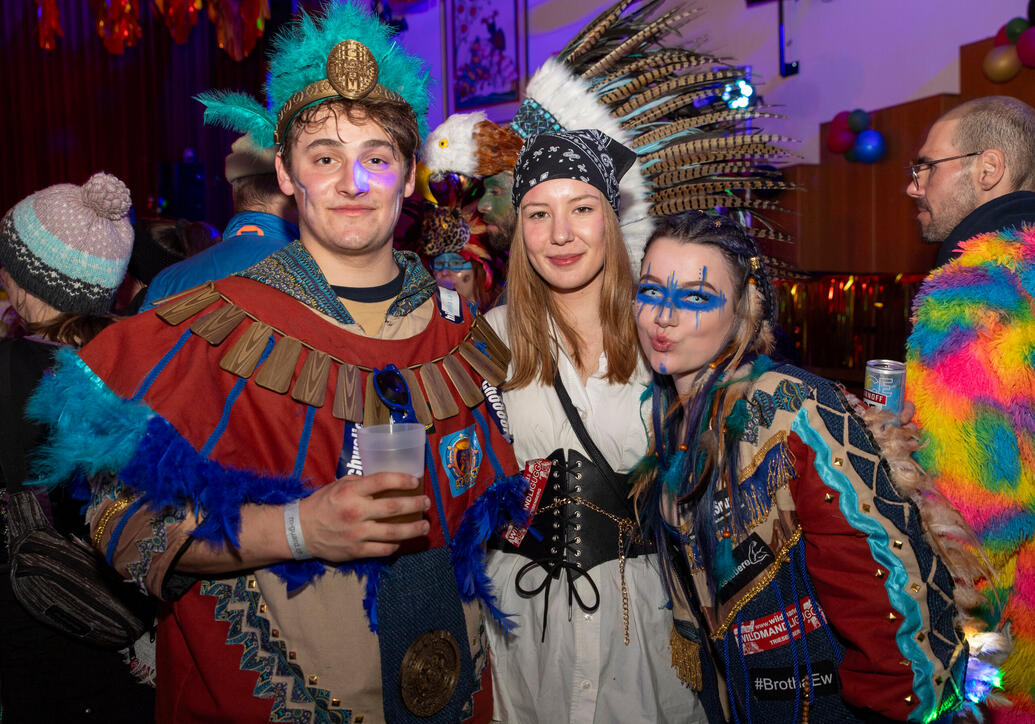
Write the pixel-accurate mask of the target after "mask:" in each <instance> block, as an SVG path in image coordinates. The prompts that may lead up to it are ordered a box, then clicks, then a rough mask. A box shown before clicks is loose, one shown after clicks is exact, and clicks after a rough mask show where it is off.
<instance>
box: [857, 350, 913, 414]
mask: <svg viewBox="0 0 1035 724" xmlns="http://www.w3.org/2000/svg"><path fill="white" fill-rule="evenodd" d="M905 397H906V366H905V365H904V364H903V363H901V362H896V361H895V360H892V359H871V360H870V361H869V362H867V363H866V378H865V382H864V383H863V399H864V400H866V402H867V403H869V404H870V405H873V406H875V407H883V408H884V409H885V410H887V411H888V412H891V413H894V414H895V415H898V414H899V413H901V412H902V403H903V402H904V401H905Z"/></svg>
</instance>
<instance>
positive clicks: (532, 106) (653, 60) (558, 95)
mask: <svg viewBox="0 0 1035 724" xmlns="http://www.w3.org/2000/svg"><path fill="white" fill-rule="evenodd" d="M660 7H661V3H660V2H658V0H618V2H615V3H614V4H613V5H611V6H610V7H608V8H607V9H605V10H604V11H603V12H601V13H600V14H599V15H598V16H597V17H596V18H594V19H593V20H592V21H591V22H590V23H589V24H587V25H586V26H585V28H583V29H582V30H581V31H580V32H579V33H578V34H577V35H576V36H575V37H574V38H573V39H572V40H571V41H570V42H569V43H568V44H567V45H566V46H565V47H564V48H563V49H562V50H561V51H560V53H558V54H557V56H556V57H555V58H551V59H549V60H547V61H546V62H545V63H543V65H542V66H540V68H539V69H538V70H537V71H536V72H535V73H534V74H533V76H532V78H531V79H530V80H529V82H528V86H527V88H526V89H525V93H524V96H525V100H524V102H523V103H522V104H521V107H520V108H519V109H518V111H517V113H516V114H515V115H514V119H513V120H512V121H511V123H510V125H509V126H507V127H500V126H495V124H492V123H491V122H489V121H486V120H479V119H474V118H466V119H465V118H458V117H456V116H450V117H449V118H447V119H446V121H445V123H444V124H443V125H442V126H441V127H440V128H437V129H435V130H434V131H432V133H431V136H430V137H429V138H428V142H427V143H426V145H425V149H428V148H429V147H435V146H437V145H438V144H440V143H441V141H442V140H443V139H440V138H439V135H440V129H441V130H442V132H443V135H448V133H449V132H451V131H452V132H454V133H455V132H456V130H457V127H458V126H462V125H463V124H464V122H465V121H466V122H467V124H468V125H469V126H473V130H474V133H473V137H474V142H475V144H478V145H481V144H482V143H483V140H482V139H487V141H488V142H489V143H491V144H492V145H493V147H494V148H495V149H498V150H497V151H496V152H495V153H492V154H487V153H481V152H480V151H479V152H478V153H477V158H478V159H479V161H480V162H481V161H482V160H483V159H484V158H485V157H490V158H491V159H492V161H493V164H494V165H496V166H497V167H502V166H503V165H504V163H505V162H509V167H510V168H513V166H514V163H515V162H516V161H517V154H518V150H519V149H520V147H521V146H520V143H514V142H513V141H512V140H511V141H508V142H503V141H501V140H500V136H501V135H504V134H512V135H513V136H515V137H516V138H517V139H518V140H519V141H523V140H525V139H527V138H528V137H530V136H534V135H536V134H540V133H556V132H559V131H570V130H574V129H583V128H594V129H597V130H599V131H601V132H603V133H606V134H607V135H608V136H610V137H611V138H613V139H615V140H616V141H618V142H619V143H621V144H622V145H624V146H627V147H628V148H631V149H633V150H634V151H635V152H636V154H637V157H638V161H637V164H636V166H637V172H636V173H628V174H626V175H625V176H624V177H623V178H622V182H621V208H622V213H621V216H620V223H621V227H622V235H623V237H624V238H625V242H626V246H627V247H628V249H629V257H630V260H631V261H632V263H633V265H634V266H636V267H638V265H639V262H640V259H641V257H642V256H643V247H644V244H645V243H646V240H647V237H648V236H649V235H650V233H651V231H653V229H654V227H655V221H654V220H655V219H656V218H657V217H660V216H666V215H670V214H677V213H680V212H682V211H686V210H688V209H699V210H702V211H703V210H714V209H721V210H723V211H732V212H733V213H732V214H731V215H733V216H736V217H738V220H739V221H741V222H744V223H748V224H751V225H752V227H753V228H752V229H751V233H752V234H753V235H754V236H756V237H757V238H769V239H774V240H779V241H789V240H790V239H789V238H788V237H787V236H786V235H784V234H781V233H779V232H777V231H775V230H773V229H772V228H771V227H770V226H768V225H767V224H766V222H765V220H764V219H762V218H760V217H759V216H758V215H757V213H755V212H756V211H757V210H763V209H776V208H778V205H777V202H775V201H773V200H771V199H768V198H762V197H761V195H759V194H757V193H754V194H752V193H751V192H752V191H755V190H772V189H782V188H790V187H791V184H788V183H786V182H784V181H783V180H782V176H781V174H780V172H779V171H775V170H773V169H772V167H771V166H770V167H768V168H765V167H764V165H765V164H767V163H768V162H770V161H772V160H774V159H776V158H780V157H784V156H786V155H787V154H786V152H785V151H784V150H783V149H782V148H781V147H780V146H779V145H778V144H780V143H783V142H789V141H792V139H789V138H785V137H782V136H777V135H773V134H767V133H761V132H759V128H758V127H757V125H753V124H755V123H757V120H758V119H763V118H778V117H779V116H777V115H776V114H774V113H770V112H767V111H764V110H759V109H755V108H746V109H731V108H730V107H729V106H728V105H727V104H726V101H724V100H723V99H722V95H723V92H724V89H725V87H726V86H727V85H736V84H737V82H738V81H741V80H746V72H745V71H744V69H742V68H737V67H735V66H732V65H730V64H729V63H728V62H726V61H723V60H721V59H719V58H716V57H714V56H711V55H707V54H702V53H700V52H698V51H696V50H692V49H689V48H684V47H679V42H680V41H679V40H678V39H677V42H674V43H673V42H671V37H672V35H673V34H674V33H676V32H678V31H679V29H680V28H681V27H682V26H683V25H685V24H686V23H687V22H689V21H690V20H692V19H693V18H694V17H695V16H696V15H697V14H699V12H700V11H698V10H693V9H687V8H685V7H684V6H683V5H682V4H677V5H676V6H675V7H672V8H670V9H668V10H665V11H663V12H659V9H660ZM490 131H491V132H490ZM444 140H446V141H447V143H448V142H449V141H450V139H448V138H445V139H444ZM454 145H455V144H452V145H447V146H446V149H447V150H449V149H451V148H453V146H454ZM461 147H462V146H461ZM424 158H425V163H426V164H427V165H428V166H429V168H430V169H431V170H432V171H433V172H434V171H461V172H466V171H463V168H460V167H456V168H452V167H448V166H446V164H449V165H450V166H458V165H459V164H458V162H462V161H463V160H464V159H461V158H459V157H458V156H457V155H456V154H452V155H450V154H447V153H427V152H426V153H425V155H424ZM436 161H438V163H435V162H436ZM468 163H469V165H471V166H474V164H473V162H470V161H469V162H468ZM486 166H487V164H485V163H479V164H478V165H477V166H476V167H478V168H483V167H486ZM498 172H499V170H494V171H493V173H498ZM748 210H750V211H751V212H752V213H751V214H747V213H738V212H741V211H748Z"/></svg>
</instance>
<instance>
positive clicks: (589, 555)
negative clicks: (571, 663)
mask: <svg viewBox="0 0 1035 724" xmlns="http://www.w3.org/2000/svg"><path fill="white" fill-rule="evenodd" d="M565 454H567V457H565ZM548 459H549V460H550V462H551V463H552V467H551V469H550V477H549V479H548V480H547V482H546V487H545V489H544V490H543V496H542V498H541V500H540V501H539V507H538V509H537V511H536V513H535V516H534V518H533V519H532V521H531V528H530V530H529V532H528V535H526V536H525V537H524V540H522V542H521V545H520V546H517V547H515V546H514V545H513V544H512V543H510V542H508V541H505V540H503V538H501V537H499V536H494V537H493V538H491V539H490V541H489V547H490V548H495V549H498V550H502V551H505V552H507V553H518V554H520V555H522V556H524V557H525V558H528V559H529V560H528V563H526V564H525V565H523V566H522V567H521V568H520V569H519V570H518V574H517V577H516V578H515V581H514V585H515V587H516V588H517V591H518V593H519V594H520V595H521V596H524V597H526V598H531V597H534V596H538V595H539V594H540V593H542V594H543V596H544V601H543V606H544V610H543V637H544V638H545V636H546V618H547V611H548V610H549V605H548V604H549V598H550V587H551V585H552V583H553V581H555V580H559V579H560V577H561V573H562V572H563V573H564V575H565V580H566V582H567V586H568V616H569V618H570V617H571V611H572V606H573V604H575V603H577V604H578V606H579V608H581V609H582V610H583V611H585V612H586V613H593V612H595V611H596V610H597V608H598V607H599V606H600V591H599V589H598V588H597V585H596V583H595V582H594V581H593V578H592V577H591V576H590V575H589V571H591V570H592V569H593V568H595V567H596V566H598V565H600V564H601V563H606V562H607V561H613V560H615V559H624V558H632V557H636V556H640V555H644V554H645V553H647V552H648V549H647V547H646V546H645V545H644V544H643V543H642V541H641V540H640V537H639V529H638V527H637V526H636V525H635V515H634V513H633V510H632V501H630V500H629V499H628V498H627V497H626V496H627V494H628V490H627V489H626V487H625V486H626V481H627V476H625V475H616V476H614V478H610V479H609V477H608V476H606V475H604V474H603V473H602V472H601V471H600V469H599V468H598V467H597V466H596V465H594V464H593V461H592V460H590V459H589V458H587V457H586V456H584V455H582V454H581V453H580V452H578V451H577V450H567V451H565V450H561V449H558V450H554V451H553V452H552V453H550V455H549V456H548ZM538 569H542V573H541V574H540V573H539V572H538ZM538 575H543V579H542V580H541V581H539V582H538V583H535V584H534V585H533V584H532V582H533V581H536V580H537V579H538ZM579 584H582V587H583V590H582V591H580V590H579ZM585 584H588V586H587V585H585ZM623 586H624V576H623ZM586 589H588V590H586ZM624 597H625V592H624V591H623V600H624ZM587 599H589V600H587Z"/></svg>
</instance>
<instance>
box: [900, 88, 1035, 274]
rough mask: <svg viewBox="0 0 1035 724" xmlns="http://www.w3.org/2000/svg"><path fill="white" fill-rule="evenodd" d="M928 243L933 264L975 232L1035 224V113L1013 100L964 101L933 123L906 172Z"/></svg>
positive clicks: (950, 255)
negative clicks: (933, 251)
mask: <svg viewBox="0 0 1035 724" xmlns="http://www.w3.org/2000/svg"><path fill="white" fill-rule="evenodd" d="M909 170H910V172H911V176H912V178H911V179H910V183H909V185H908V186H906V193H907V194H908V195H909V196H910V197H911V198H912V199H914V200H915V201H916V207H917V212H918V213H917V220H918V221H919V222H920V230H921V234H922V236H923V239H924V241H926V242H928V243H931V244H941V248H940V249H939V250H938V257H937V259H936V261H935V266H936V267H939V266H941V265H942V264H944V263H945V262H947V261H949V259H951V258H953V257H955V256H956V255H957V254H958V251H957V245H958V244H959V243H960V242H961V241H965V240H967V239H970V238H971V237H974V236H976V235H978V234H982V233H985V232H989V231H996V230H998V229H1002V228H1006V227H1012V226H1018V225H1020V224H1023V223H1033V222H1035V193H1032V191H1033V190H1035V110H1033V109H1032V108H1031V107H1030V106H1028V105H1027V104H1025V103H1022V102H1021V101H1019V100H1017V99H1016V98H1009V97H1006V96H989V97H987V98H977V99H975V100H972V101H968V102H966V103H963V104H961V105H959V106H957V107H956V108H953V109H952V110H951V111H949V112H948V113H946V114H945V115H943V116H942V117H941V118H939V119H938V120H937V121H935V122H934V125H932V126H931V130H930V132H928V134H927V139H926V140H925V141H924V145H923V146H921V148H920V153H919V156H918V157H917V160H916V161H914V162H913V163H912V164H910V166H909Z"/></svg>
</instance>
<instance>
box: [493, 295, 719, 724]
mask: <svg viewBox="0 0 1035 724" xmlns="http://www.w3.org/2000/svg"><path fill="white" fill-rule="evenodd" d="M486 319H487V320H488V322H489V324H491V325H492V327H493V329H494V330H495V331H496V333H497V334H498V335H499V336H500V338H501V339H503V341H504V342H506V341H507V337H508V335H507V333H506V307H501V308H496V309H493V310H491V311H490V312H489V313H488V314H487V315H486ZM554 352H555V355H556V357H557V360H558V368H559V371H560V375H561V381H562V382H563V383H564V387H565V389H566V390H567V391H568V395H569V396H570V397H571V401H572V404H573V405H574V406H575V409H576V410H577V411H578V413H579V415H580V417H581V418H582V420H583V422H584V424H585V426H586V429H587V431H588V432H589V434H590V436H591V437H592V438H593V442H594V443H596V445H597V447H598V448H599V449H600V452H601V454H602V455H603V456H604V457H605V458H606V459H607V462H608V463H609V464H610V465H611V468H612V469H613V470H615V472H618V473H625V472H628V470H629V469H630V468H631V467H632V466H633V465H634V464H636V462H637V461H639V459H640V458H641V457H642V456H643V454H644V452H645V451H646V449H647V435H646V430H645V428H644V424H643V422H642V420H641V416H640V396H641V394H642V393H643V391H644V389H645V388H646V385H647V382H648V380H649V376H648V374H647V371H646V369H645V368H644V367H643V365H642V364H641V365H640V366H639V367H638V368H637V371H636V373H635V375H634V379H633V380H632V381H631V382H630V383H629V384H627V385H612V384H609V383H608V382H607V381H606V380H605V379H604V377H605V376H606V375H607V358H606V357H605V356H604V355H601V357H600V368H599V369H598V370H597V372H596V373H595V374H594V375H593V376H592V377H590V378H589V379H588V380H587V382H586V383H585V384H583V383H582V379H581V378H580V377H579V373H578V371H577V370H576V368H575V365H574V364H573V363H572V361H571V360H570V359H569V358H568V356H567V354H566V353H565V352H564V350H563V346H560V349H557V348H556V347H555V350H554ZM503 399H504V402H505V403H506V406H507V415H508V417H509V419H510V424H511V430H512V432H513V434H514V453H515V455H516V456H517V460H518V464H519V465H524V463H525V461H527V460H530V459H535V458H544V457H546V456H547V455H549V454H550V453H551V452H553V451H554V450H556V449H558V448H562V449H565V450H567V449H574V450H578V451H579V452H581V453H582V454H584V455H585V454H586V451H585V450H583V449H582V445H581V444H580V443H579V440H578V437H577V436H576V435H575V432H574V430H573V429H572V427H571V424H570V423H569V422H568V419H567V417H566V416H565V414H564V410H563V409H562V408H561V403H560V401H559V400H558V399H557V394H556V392H555V391H554V389H553V387H552V386H550V385H545V386H544V385H541V384H538V383H533V384H531V385H529V386H528V387H525V388H522V389H519V390H509V391H506V392H504V393H503ZM581 523H582V525H592V524H593V523H594V521H593V517H592V514H589V517H587V514H586V513H584V514H583V515H582V518H581ZM617 545H618V541H617V534H616V539H615V546H616V547H617ZM526 563H528V559H527V558H524V557H523V556H520V555H517V554H514V553H503V552H500V551H490V552H489V562H488V571H489V575H490V576H491V577H492V579H493V583H494V588H495V593H496V596H497V599H498V602H499V607H500V609H501V610H503V611H504V612H506V613H510V614H515V617H514V620H515V621H516V623H517V626H516V628H515V629H514V631H513V633H511V634H510V635H509V636H505V635H504V634H503V632H502V631H501V630H500V629H499V627H497V626H496V625H494V624H490V625H489V626H488V629H489V644H490V648H491V653H492V673H493V686H494V691H495V711H496V714H495V718H496V720H498V721H501V722H510V723H513V724H533V723H534V722H541V723H542V724H559V723H562V722H578V723H580V724H582V723H584V724H605V723H608V724H610V723H611V722H623V724H632V723H634V722H643V723H644V724H647V723H650V724H654V723H655V722H698V721H699V722H704V721H706V719H705V715H704V711H703V709H702V707H701V706H700V704H699V703H698V701H697V696H696V694H695V693H694V692H693V691H692V690H690V689H689V688H687V687H685V686H683V684H682V683H681V682H680V681H679V679H678V677H677V676H676V673H675V671H674V670H673V668H672V665H671V661H672V653H671V650H670V648H669V637H670V635H671V632H672V612H671V610H670V609H669V608H668V606H667V604H668V597H667V596H666V594H665V591H664V588H663V586H662V583H661V577H660V573H659V571H658V565H657V561H656V559H655V557H654V556H653V555H651V556H639V557H636V558H630V559H627V560H626V564H625V582H626V586H627V590H628V595H629V645H628V646H626V645H625V627H624V625H623V621H622V585H621V577H620V575H619V572H618V561H617V560H613V561H608V562H606V563H602V564H600V565H599V566H596V567H595V568H593V569H592V570H591V571H590V572H589V575H590V576H591V577H592V579H593V581H594V583H595V584H596V586H597V588H598V589H599V592H600V607H599V608H598V609H597V610H596V612H594V613H585V612H583V611H582V609H581V608H579V606H578V604H577V603H574V604H573V606H572V610H571V611H570V614H569V608H568V596H567V592H566V591H567V583H566V581H565V577H564V576H563V575H562V578H561V580H559V581H557V582H556V585H554V586H553V588H552V590H551V592H550V596H549V601H548V605H549V608H550V611H549V613H548V615H547V619H548V623H547V626H546V638H545V641H543V640H542V638H543V606H544V605H547V604H544V596H543V595H542V594H538V595H536V596H534V597H532V598H525V597H522V596H521V595H519V594H518V592H517V589H516V587H515V578H516V576H517V572H518V570H520V568H521V567H522V566H523V565H525V564H526ZM536 583H538V580H537V581H536ZM529 585H530V584H528V583H526V584H525V587H526V588H528V587H529ZM580 591H583V599H584V600H586V601H591V600H593V594H592V592H590V591H589V590H588V589H583V588H581V587H580Z"/></svg>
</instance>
